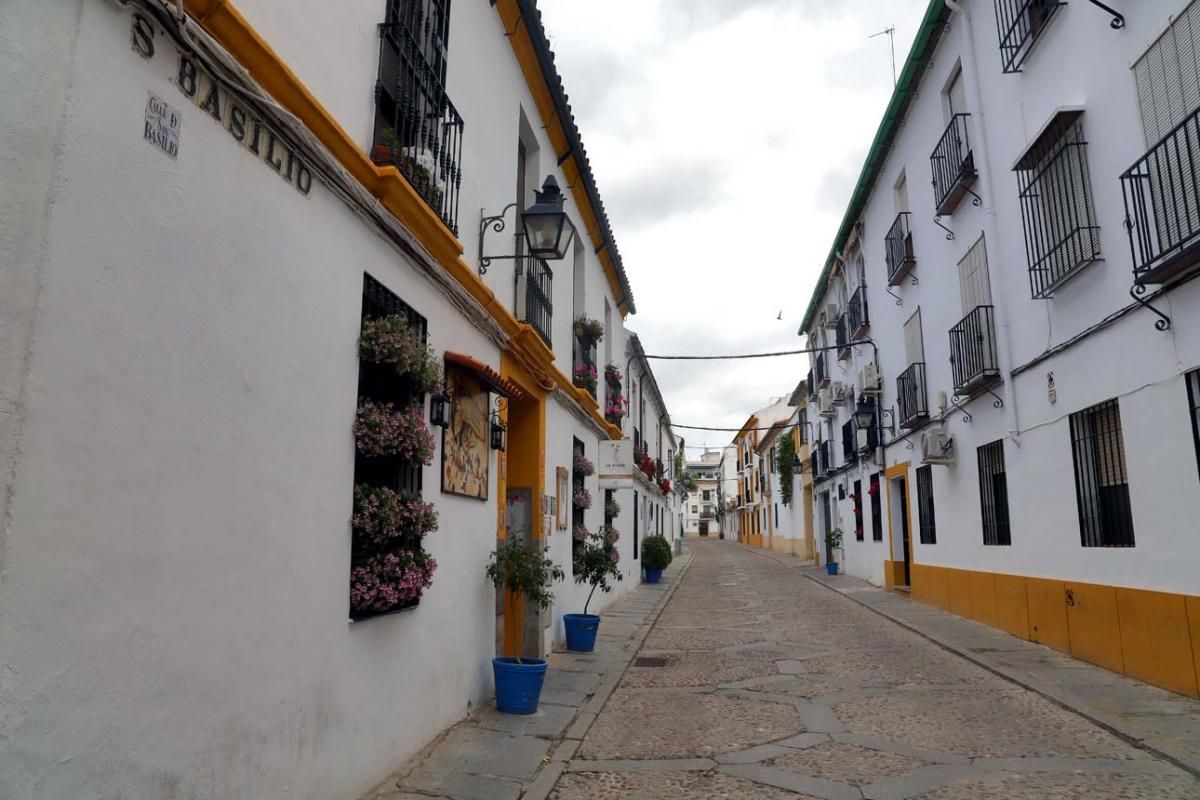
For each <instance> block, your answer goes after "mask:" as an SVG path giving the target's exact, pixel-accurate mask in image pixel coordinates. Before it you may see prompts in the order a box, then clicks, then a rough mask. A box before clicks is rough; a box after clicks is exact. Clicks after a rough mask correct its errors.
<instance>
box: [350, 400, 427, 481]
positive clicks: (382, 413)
mask: <svg viewBox="0 0 1200 800" xmlns="http://www.w3.org/2000/svg"><path fill="white" fill-rule="evenodd" d="M354 439H355V442H356V443H357V445H358V451H359V452H360V453H362V454H363V455H364V456H398V457H400V458H402V459H404V460H405V461H408V462H411V463H413V464H425V465H426V466H428V465H429V464H432V463H433V449H434V439H433V432H432V431H431V430H429V426H428V425H426V424H425V409H424V408H423V407H422V406H419V405H411V406H408V407H407V408H403V409H397V408H396V407H395V406H393V405H392V404H391V403H377V402H375V401H374V400H368V399H366V398H362V399H360V400H359V406H358V413H357V415H356V416H355V418H354Z"/></svg>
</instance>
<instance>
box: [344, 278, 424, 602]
mask: <svg viewBox="0 0 1200 800" xmlns="http://www.w3.org/2000/svg"><path fill="white" fill-rule="evenodd" d="M392 316H398V317H401V318H403V319H404V320H405V321H406V322H407V323H408V330H409V331H410V332H411V333H412V335H414V336H416V337H417V338H418V339H419V340H420V341H421V342H425V341H426V340H427V338H428V326H427V323H426V320H425V318H424V317H423V316H421V315H420V314H418V313H417V312H416V311H415V310H414V309H413V308H412V307H410V306H409V305H408V304H407V303H405V302H404V301H403V300H401V299H400V298H399V297H397V296H396V295H395V294H393V293H392V292H391V291H389V290H388V289H387V288H386V287H384V285H383V284H381V283H380V282H379V281H377V280H375V279H374V278H372V277H371V276H370V275H364V276H363V296H362V321H363V323H366V322H367V321H369V320H375V319H382V318H385V317H392ZM358 396H359V399H360V403H361V401H362V400H370V401H373V402H375V403H388V404H391V405H392V406H394V407H395V408H397V409H404V408H408V407H413V406H415V407H418V408H420V409H421V410H422V411H424V406H425V394H424V392H423V391H421V390H420V389H418V388H417V387H416V385H415V384H414V382H413V380H412V379H411V378H410V377H405V376H401V375H400V373H399V372H397V370H396V369H395V367H394V366H392V365H391V364H376V363H371V362H369V361H366V360H360V361H359V365H358ZM421 472H422V465H421V464H420V463H419V462H416V461H407V460H404V459H401V458H398V457H395V456H382V457H381V456H368V455H365V454H363V453H362V452H360V451H358V450H356V451H355V454H354V484H355V486H356V487H363V488H367V489H388V490H391V491H393V492H396V493H397V494H399V495H401V497H404V498H416V499H420V496H421V489H422V480H421ZM356 495H357V492H356ZM422 552H423V551H422V550H421V546H420V542H419V541H417V542H414V541H411V540H408V539H405V540H401V539H399V538H387V539H386V540H385V541H382V542H381V541H380V537H378V536H375V535H371V534H370V533H369V532H368V531H366V530H360V529H359V528H357V527H354V528H352V532H351V537H350V566H351V578H350V580H351V589H352V591H351V592H350V595H351V596H350V604H351V609H350V616H351V618H352V619H356V620H357V619H366V618H369V617H373V616H379V615H380V614H389V613H392V612H395V611H402V610H404V609H407V608H412V607H414V606H416V605H417V604H418V603H419V602H420V601H419V600H417V599H413V600H404V601H399V602H397V603H395V604H393V605H392V606H390V607H387V606H385V605H383V600H382V599H381V598H376V599H374V600H372V601H367V600H365V599H363V598H361V597H360V598H358V599H356V597H355V594H356V593H355V591H354V590H353V589H354V586H355V585H356V584H357V583H358V580H357V579H356V578H355V577H354V576H355V575H356V574H358V573H359V572H360V570H365V571H366V572H368V573H370V572H372V571H374V570H375V569H377V565H378V564H379V563H380V559H383V558H386V557H388V556H404V555H405V554H407V553H418V554H419V553H422Z"/></svg>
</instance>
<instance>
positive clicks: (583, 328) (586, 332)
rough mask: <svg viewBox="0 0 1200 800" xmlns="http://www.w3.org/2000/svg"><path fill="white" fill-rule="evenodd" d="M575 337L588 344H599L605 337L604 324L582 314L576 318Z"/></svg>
mask: <svg viewBox="0 0 1200 800" xmlns="http://www.w3.org/2000/svg"><path fill="white" fill-rule="evenodd" d="M575 335H576V336H578V337H579V338H580V339H581V340H582V341H584V342H587V343H588V344H591V343H593V342H598V341H600V339H602V338H603V337H604V323H603V322H601V321H600V320H598V319H589V318H588V317H587V315H586V314H580V315H579V316H578V317H576V318H575Z"/></svg>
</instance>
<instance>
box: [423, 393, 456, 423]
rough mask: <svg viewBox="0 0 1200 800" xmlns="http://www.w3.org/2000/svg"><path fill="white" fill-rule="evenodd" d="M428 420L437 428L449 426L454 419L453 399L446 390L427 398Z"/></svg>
mask: <svg viewBox="0 0 1200 800" xmlns="http://www.w3.org/2000/svg"><path fill="white" fill-rule="evenodd" d="M429 421H430V422H431V423H433V424H434V425H437V426H438V427H439V428H449V427H450V423H452V422H453V421H454V400H453V399H452V398H451V397H450V394H449V393H448V392H446V391H444V390H443V391H441V392H438V393H437V394H435V395H433V396H432V397H430V398H429Z"/></svg>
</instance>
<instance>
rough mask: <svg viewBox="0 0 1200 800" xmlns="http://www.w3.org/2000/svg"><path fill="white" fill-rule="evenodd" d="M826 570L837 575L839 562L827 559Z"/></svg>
mask: <svg viewBox="0 0 1200 800" xmlns="http://www.w3.org/2000/svg"><path fill="white" fill-rule="evenodd" d="M825 571H826V572H828V573H829V574H830V575H837V562H836V561H826V562H825Z"/></svg>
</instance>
